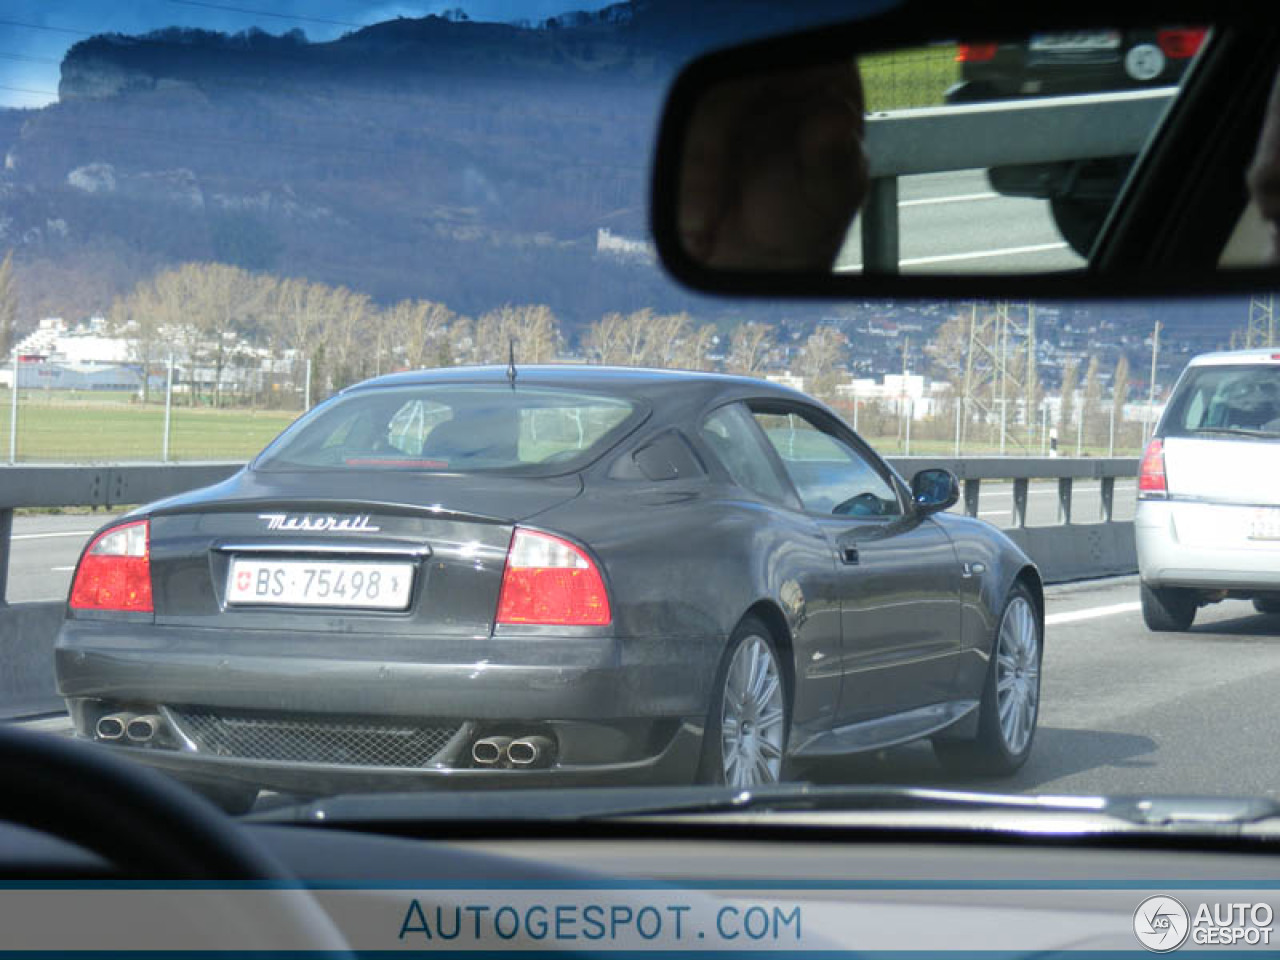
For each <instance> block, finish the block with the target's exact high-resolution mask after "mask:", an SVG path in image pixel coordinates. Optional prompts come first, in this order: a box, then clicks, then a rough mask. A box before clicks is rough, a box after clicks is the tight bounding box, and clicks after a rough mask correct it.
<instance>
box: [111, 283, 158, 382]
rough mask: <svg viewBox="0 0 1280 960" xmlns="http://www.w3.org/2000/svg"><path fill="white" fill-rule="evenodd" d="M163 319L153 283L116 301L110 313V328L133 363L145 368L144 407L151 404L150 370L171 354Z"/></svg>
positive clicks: (138, 287) (141, 284) (143, 371)
mask: <svg viewBox="0 0 1280 960" xmlns="http://www.w3.org/2000/svg"><path fill="white" fill-rule="evenodd" d="M162 318H163V313H162V309H161V305H160V302H159V298H158V296H157V294H156V289H155V286H154V284H153V283H151V282H150V281H143V282H141V283H139V284H138V285H137V286H136V287H134V288H133V290H131V291H130V292H129V293H128V294H126V295H125V296H123V297H117V298H116V300H115V302H114V303H112V305H111V309H110V311H109V312H108V313H107V328H108V329H109V330H110V331H111V333H113V334H114V335H115V336H117V337H120V338H121V339H123V340H124V341H125V342H126V343H127V344H128V347H129V357H130V359H132V360H133V361H134V362H136V363H137V364H138V365H139V366H140V367H141V368H142V402H143V403H147V402H149V401H150V400H151V368H152V367H153V366H155V365H156V364H157V363H159V362H161V361H162V360H164V359H166V356H167V354H168V353H169V352H171V350H172V344H171V343H170V342H169V340H168V338H167V337H165V336H164V331H163V329H162V327H161V321H162Z"/></svg>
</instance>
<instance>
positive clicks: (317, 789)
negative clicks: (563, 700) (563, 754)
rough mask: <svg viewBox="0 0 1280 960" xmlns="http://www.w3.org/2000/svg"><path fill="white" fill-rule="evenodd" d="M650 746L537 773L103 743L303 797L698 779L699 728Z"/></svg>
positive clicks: (686, 726)
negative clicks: (638, 752)
mask: <svg viewBox="0 0 1280 960" xmlns="http://www.w3.org/2000/svg"><path fill="white" fill-rule="evenodd" d="M669 730H670V732H669V733H668V734H667V735H666V736H665V738H664V739H663V740H662V741H661V742H660V743H659V744H658V745H657V748H656V749H653V750H652V751H651V752H649V753H647V754H645V755H644V756H639V757H635V758H632V759H627V760H618V761H614V762H602V763H561V762H556V763H553V764H551V765H549V766H546V767H540V768H535V769H516V768H511V767H494V768H484V769H480V768H468V767H450V766H432V767H426V768H418V769H408V768H404V767H374V766H355V765H350V764H338V763H287V762H280V761H270V760H254V759H247V758H243V757H218V756H209V755H206V754H201V753H191V752H186V751H182V750H168V749H159V748H146V747H131V746H122V745H114V744H113V745H106V744H102V745H101V749H103V750H110V751H112V752H113V753H115V754H116V755H118V756H122V757H127V758H129V759H130V760H134V761H137V762H139V763H143V764H145V765H147V766H149V767H152V768H154V769H157V770H159V771H161V772H163V773H166V774H168V775H170V776H172V777H174V778H175V779H177V780H180V781H182V782H183V783H186V784H189V785H191V786H195V787H201V786H209V787H214V788H220V789H226V788H237V787H242V788H247V789H260V790H274V791H276V792H278V793H287V794H298V795H306V796H334V795H338V794H346V793H381V792H402V791H413V790H479V789H484V788H488V787H494V788H504V789H505V788H537V787H560V786H563V787H568V786H612V785H644V784H687V783H692V782H694V780H695V779H696V776H697V770H698V763H699V760H700V758H701V749H702V723H701V720H699V721H696V722H695V721H689V722H686V723H680V724H678V725H674V726H672V727H670V728H669Z"/></svg>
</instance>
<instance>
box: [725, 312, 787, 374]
mask: <svg viewBox="0 0 1280 960" xmlns="http://www.w3.org/2000/svg"><path fill="white" fill-rule="evenodd" d="M776 344H777V341H776V339H775V334H774V329H773V327H772V326H771V325H770V324H767V323H758V322H754V321H753V322H750V323H740V324H738V325H737V326H736V327H734V328H733V332H732V333H730V334H729V356H728V358H727V360H726V361H725V366H726V368H727V369H728V370H729V372H730V373H740V374H745V375H746V376H749V377H759V376H763V374H764V369H765V365H766V364H767V363H768V361H769V354H770V353H771V352H772V351H773V348H774V347H775V346H776Z"/></svg>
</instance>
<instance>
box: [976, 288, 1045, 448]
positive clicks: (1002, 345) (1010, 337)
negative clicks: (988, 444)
mask: <svg viewBox="0 0 1280 960" xmlns="http://www.w3.org/2000/svg"><path fill="white" fill-rule="evenodd" d="M968 346H969V349H968V352H967V355H966V358H965V372H964V395H963V398H962V399H963V400H964V402H965V412H966V414H967V415H971V412H972V411H973V410H974V409H975V407H976V409H977V411H978V412H979V415H980V416H982V417H983V419H984V421H985V422H986V423H988V424H992V426H993V428H996V423H997V414H996V409H995V408H996V405H997V404H999V406H1000V412H999V415H998V418H999V419H998V429H999V431H1000V441H999V445H1000V452H1001V453H1004V452H1006V449H1007V446H1008V441H1009V438H1010V431H1009V427H1010V420H1009V404H1010V403H1011V402H1012V403H1015V404H1017V405H1018V407H1020V408H1021V409H1022V410H1023V411H1024V413H1025V416H1026V417H1027V425H1028V430H1027V433H1026V434H1023V435H1022V436H1020V437H1015V438H1014V442H1015V443H1016V444H1018V445H1021V446H1023V447H1026V446H1027V445H1028V444H1029V443H1030V433H1031V431H1032V429H1033V427H1032V426H1031V418H1032V415H1033V414H1032V411H1033V410H1034V409H1035V399H1036V392H1037V383H1036V381H1037V377H1036V313H1035V304H1032V303H1028V304H1027V314H1026V320H1025V321H1022V320H1021V319H1020V318H1019V317H1018V316H1017V315H1016V313H1015V312H1014V311H1012V310H1011V309H1010V304H1009V303H1007V302H1003V301H1002V302H1000V303H996V304H994V305H992V307H991V308H990V309H987V310H985V311H982V310H979V308H978V304H977V303H974V304H972V305H971V306H970V315H969V336H968ZM966 426H967V416H966Z"/></svg>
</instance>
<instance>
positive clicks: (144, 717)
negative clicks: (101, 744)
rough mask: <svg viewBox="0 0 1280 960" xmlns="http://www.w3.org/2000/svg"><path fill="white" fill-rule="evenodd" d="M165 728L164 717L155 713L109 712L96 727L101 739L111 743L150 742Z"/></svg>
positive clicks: (95, 731) (95, 729)
mask: <svg viewBox="0 0 1280 960" xmlns="http://www.w3.org/2000/svg"><path fill="white" fill-rule="evenodd" d="M163 730H164V718H163V717H161V716H159V715H158V714H154V713H127V712H121V713H108V714H107V715H106V716H104V717H101V718H100V719H99V720H98V723H97V725H96V726H95V727H94V733H96V734H97V736H98V739H99V740H106V741H108V742H111V743H117V742H120V741H123V740H128V741H129V742H130V743H150V742H151V741H152V740H154V739H155V738H156V737H157V736H159V735H160V733H161V731H163Z"/></svg>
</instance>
